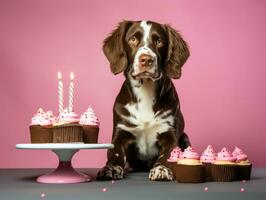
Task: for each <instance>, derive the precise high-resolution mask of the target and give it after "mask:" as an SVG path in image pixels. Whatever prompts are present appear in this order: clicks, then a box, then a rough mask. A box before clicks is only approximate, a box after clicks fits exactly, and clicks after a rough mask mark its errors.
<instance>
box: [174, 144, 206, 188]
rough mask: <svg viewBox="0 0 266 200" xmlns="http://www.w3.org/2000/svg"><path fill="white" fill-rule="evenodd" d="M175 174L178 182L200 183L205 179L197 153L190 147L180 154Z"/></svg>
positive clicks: (203, 168)
mask: <svg viewBox="0 0 266 200" xmlns="http://www.w3.org/2000/svg"><path fill="white" fill-rule="evenodd" d="M175 176H176V180H177V181H178V182H180V183H202V182H204V181H205V166H203V165H202V163H201V162H200V156H199V154H198V153H197V152H196V151H195V150H194V149H193V148H192V147H188V148H186V149H185V151H184V152H183V153H181V154H180V156H179V159H178V163H177V166H176V173H175Z"/></svg>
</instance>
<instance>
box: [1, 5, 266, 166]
mask: <svg viewBox="0 0 266 200" xmlns="http://www.w3.org/2000/svg"><path fill="white" fill-rule="evenodd" d="M123 19H128V20H141V19H150V20H154V21H158V22H160V23H169V24H171V25H172V26H173V27H175V28H176V29H177V30H180V32H181V33H182V35H183V37H184V38H185V40H187V42H188V43H189V45H190V48H191V57H190V58H189V60H188V62H187V63H186V64H185V66H184V68H183V76H182V78H181V79H180V80H175V81H174V83H175V86H176V88H177V91H178V93H179V97H180V100H181V106H182V111H183V114H184V116H185V120H186V132H187V133H188V134H189V135H190V138H191V141H192V143H193V145H194V147H195V148H196V149H197V150H198V151H200V152H201V151H202V150H203V149H204V148H205V147H206V145H208V144H213V145H214V147H215V148H216V149H217V150H220V149H221V148H222V147H223V146H227V147H229V148H230V149H233V148H234V146H235V145H238V146H239V147H241V148H243V149H244V150H245V151H246V153H247V154H248V155H249V158H250V160H251V161H252V162H253V163H254V165H255V166H257V167H263V166H264V167H265V166H266V159H265V152H266V148H265V141H266V106H265V104H266V88H265V86H266V79H265V75H266V66H265V58H266V45H265V44H266V23H265V21H266V3H265V1H263V0H261V1H259V0H252V1H251V0H249V1H244V0H242V1H231V0H224V1H220V0H216V1H214V0H202V1H197V0H194V1H192V0H183V1H175V0H160V1H159V0H158V1H154V0H150V1H142V0H134V1H132V0H128V1H125V0H121V1H106V0H97V1H80V0H73V1H69V0H62V1H59V0H43V1H36V0H17V1H15V0H6V1H3V0H1V1H0V74H1V79H0V88H1V98H0V106H1V114H0V116H1V129H0V131H1V132H0V134H1V139H0V158H1V159H0V167H1V168H21V167H54V166H55V165H56V163H57V160H56V157H55V156H54V155H53V153H51V152H50V151H33V150H16V149H15V144H16V143H26V142H29V130H28V129H29V123H30V119H31V117H32V115H33V113H35V112H36V110H37V109H38V107H40V106H41V107H43V108H44V109H51V110H53V111H54V112H55V113H57V77H56V76H57V72H58V71H61V72H62V73H63V77H64V79H65V88H67V87H68V80H67V79H68V76H69V73H70V72H71V71H73V72H74V73H75V76H76V80H75V99H74V101H75V102H74V104H75V105H74V106H75V111H76V112H78V113H80V114H81V113H82V112H83V111H84V110H85V109H86V108H87V107H88V105H89V104H91V105H92V106H93V108H94V109H95V111H96V113H97V114H98V116H99V118H100V120H101V130H100V136H99V142H100V143H108V142H110V140H111V135H112V105H113V102H114V99H115V97H116V95H117V93H118V91H119V89H120V86H121V84H122V82H123V80H124V77H123V76H122V75H118V76H113V75H112V74H111V72H110V69H109V67H108V66H109V64H108V62H107V60H106V58H105V57H104V55H103V53H102V50H101V46H102V41H103V39H104V38H105V37H106V36H107V35H108V34H109V32H111V30H113V29H114V27H115V26H116V24H117V23H118V22H119V21H121V20H123ZM105 161H106V151H105V150H93V151H88V150H82V151H80V152H79V153H78V154H77V155H76V156H75V158H74V165H75V166H77V167H100V166H102V165H104V163H105Z"/></svg>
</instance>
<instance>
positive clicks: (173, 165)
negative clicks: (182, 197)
mask: <svg viewBox="0 0 266 200" xmlns="http://www.w3.org/2000/svg"><path fill="white" fill-rule="evenodd" d="M165 166H166V167H167V168H169V169H171V170H172V172H173V174H174V175H175V172H176V166H177V161H172V162H169V161H166V162H165Z"/></svg>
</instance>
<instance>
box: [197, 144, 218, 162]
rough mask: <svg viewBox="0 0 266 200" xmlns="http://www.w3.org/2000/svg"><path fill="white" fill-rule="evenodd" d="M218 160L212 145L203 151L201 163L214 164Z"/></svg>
mask: <svg viewBox="0 0 266 200" xmlns="http://www.w3.org/2000/svg"><path fill="white" fill-rule="evenodd" d="M215 159H216V154H215V152H214V149H213V147H212V145H208V146H207V148H206V149H205V150H204V151H203V153H202V155H201V157H200V161H201V162H204V163H213V161H214V160H215Z"/></svg>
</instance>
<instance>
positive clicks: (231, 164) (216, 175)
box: [211, 148, 236, 182]
mask: <svg viewBox="0 0 266 200" xmlns="http://www.w3.org/2000/svg"><path fill="white" fill-rule="evenodd" d="M211 174H212V179H213V180H214V181H221V182H228V181H234V180H236V158H235V157H234V156H233V155H232V153H231V152H230V151H229V150H228V149H227V148H222V150H221V151H220V152H219V153H218V154H217V157H216V160H215V161H214V162H213V164H212V165H211Z"/></svg>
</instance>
